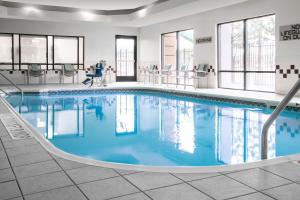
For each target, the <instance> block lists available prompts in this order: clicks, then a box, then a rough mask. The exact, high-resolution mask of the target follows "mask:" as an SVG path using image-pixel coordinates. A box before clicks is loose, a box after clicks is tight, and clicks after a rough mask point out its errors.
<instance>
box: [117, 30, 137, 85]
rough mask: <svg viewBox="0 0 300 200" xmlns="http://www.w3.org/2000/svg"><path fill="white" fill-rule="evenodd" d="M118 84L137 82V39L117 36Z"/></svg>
mask: <svg viewBox="0 0 300 200" xmlns="http://www.w3.org/2000/svg"><path fill="white" fill-rule="evenodd" d="M116 66H117V82H125V81H137V37H136V36H125V35H116Z"/></svg>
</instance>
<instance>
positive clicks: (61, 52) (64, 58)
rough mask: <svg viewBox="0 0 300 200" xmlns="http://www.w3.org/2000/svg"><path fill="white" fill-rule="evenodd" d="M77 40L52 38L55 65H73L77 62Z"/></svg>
mask: <svg viewBox="0 0 300 200" xmlns="http://www.w3.org/2000/svg"><path fill="white" fill-rule="evenodd" d="M77 43H78V41H77V38H73V37H54V60H55V62H56V63H70V64H75V63H77V60H78V55H77V51H78V49H77Z"/></svg>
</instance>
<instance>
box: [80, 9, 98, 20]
mask: <svg viewBox="0 0 300 200" xmlns="http://www.w3.org/2000/svg"><path fill="white" fill-rule="evenodd" d="M79 13H80V15H81V17H82V18H83V19H84V20H87V21H91V20H94V19H95V18H96V14H94V13H92V12H90V11H80V12H79Z"/></svg>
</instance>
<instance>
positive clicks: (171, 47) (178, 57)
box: [162, 30, 194, 84]
mask: <svg viewBox="0 0 300 200" xmlns="http://www.w3.org/2000/svg"><path fill="white" fill-rule="evenodd" d="M193 60H194V30H185V31H177V32H172V33H165V34H162V66H166V65H171V66H172V67H171V71H173V73H172V74H169V76H170V77H169V78H168V83H171V84H181V83H183V80H180V79H179V80H178V79H176V78H175V75H176V73H175V71H176V70H177V71H178V70H179V69H180V68H181V67H182V66H184V65H186V66H187V70H192V69H193ZM190 84H192V82H190Z"/></svg>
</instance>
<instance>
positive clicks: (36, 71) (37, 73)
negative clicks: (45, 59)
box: [27, 64, 45, 84]
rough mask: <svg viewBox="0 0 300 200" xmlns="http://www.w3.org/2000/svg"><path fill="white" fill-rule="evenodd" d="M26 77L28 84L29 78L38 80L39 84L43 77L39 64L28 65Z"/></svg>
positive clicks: (43, 73) (43, 72)
mask: <svg viewBox="0 0 300 200" xmlns="http://www.w3.org/2000/svg"><path fill="white" fill-rule="evenodd" d="M27 76H28V84H29V77H30V76H32V77H35V78H39V83H41V82H42V78H43V76H45V71H44V70H42V67H41V65H40V64H29V65H28V74H27Z"/></svg>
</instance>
